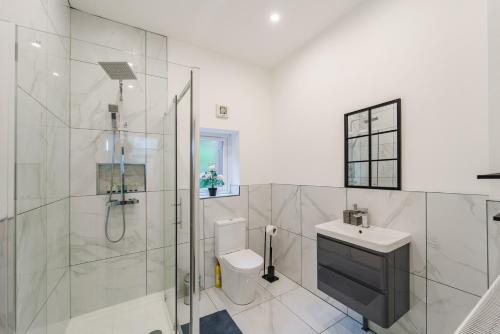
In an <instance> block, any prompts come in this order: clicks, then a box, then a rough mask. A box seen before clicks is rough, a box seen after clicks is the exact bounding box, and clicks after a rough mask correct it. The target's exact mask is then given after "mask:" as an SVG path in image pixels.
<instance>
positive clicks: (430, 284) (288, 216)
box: [259, 184, 500, 334]
mask: <svg viewBox="0 0 500 334" xmlns="http://www.w3.org/2000/svg"><path fill="white" fill-rule="evenodd" d="M486 199H487V197H486V196H481V195H467V194H445V193H425V192H406V191H385V190H359V189H345V188H332V187H316V186H298V185H281V184H273V185H272V222H273V224H275V225H277V226H278V227H279V229H280V230H279V235H278V237H277V242H276V259H275V261H276V265H277V269H278V270H279V271H280V272H282V273H283V274H285V275H287V276H288V277H289V278H291V279H293V280H294V281H296V282H297V283H299V284H301V285H302V286H304V287H305V288H307V289H308V290H310V291H312V292H313V293H315V294H317V295H318V296H320V297H321V298H323V299H325V300H327V301H328V302H330V303H332V304H333V305H334V306H336V307H338V308H340V309H341V310H342V311H344V312H346V313H348V314H349V315H351V316H352V317H354V318H356V319H358V320H361V318H360V316H359V315H358V314H356V313H355V312H352V311H351V310H348V309H347V308H346V307H345V306H343V305H340V304H339V303H338V302H336V301H333V300H331V299H330V298H328V297H327V296H325V295H324V294H323V293H321V292H320V291H318V290H317V289H316V235H315V232H314V225H316V224H319V223H322V222H327V221H330V220H333V219H338V218H341V217H342V211H343V210H344V209H345V208H350V207H352V205H353V204H355V203H356V204H358V206H359V207H364V208H368V209H369V220H370V223H371V224H372V225H376V226H383V227H387V228H393V229H396V230H400V231H404V232H408V233H410V234H411V235H412V242H411V246H410V247H411V259H410V268H411V274H410V275H411V280H410V285H411V309H410V312H409V313H408V314H406V315H405V316H404V317H403V318H402V319H400V320H399V321H398V322H397V323H396V324H395V325H393V326H392V327H391V328H390V329H389V330H384V329H382V328H379V327H377V326H376V325H374V324H371V328H373V329H374V330H375V331H376V332H377V333H395V334H396V333H397V334H401V333H419V334H422V333H429V334H446V333H453V331H454V330H455V328H456V327H457V326H458V325H459V324H460V322H461V321H462V320H463V319H464V318H465V316H466V315H467V313H468V312H469V311H470V310H471V309H472V307H473V306H474V305H475V303H476V302H477V301H478V300H479V298H480V296H481V295H482V294H483V293H484V292H485V291H486V289H487V287H488V272H489V276H490V282H491V280H492V279H494V278H495V277H496V276H497V275H498V274H499V273H500V272H499V268H500V266H499V263H500V262H499V259H498V257H497V256H496V255H495V254H496V253H497V245H498V244H499V243H500V237H499V236H498V234H497V233H496V232H497V231H498V230H499V229H498V228H497V225H496V224H495V223H493V221H492V220H491V218H489V220H488V221H489V223H487V212H486V206H487V200H486ZM489 207H490V210H489V211H490V212H489V213H488V217H491V216H492V215H494V214H496V213H498V212H499V210H500V204H499V203H493V202H489ZM488 224H489V237H488V234H487V233H488V232H487V231H488V228H487V225H488ZM259 238H260V237H259ZM487 238H489V243H487ZM488 244H489V248H490V257H489V263H488V255H487V254H488ZM488 267H489V269H488Z"/></svg>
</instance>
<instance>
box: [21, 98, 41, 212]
mask: <svg viewBox="0 0 500 334" xmlns="http://www.w3.org/2000/svg"><path fill="white" fill-rule="evenodd" d="M16 132H17V138H16V139H17V152H16V199H17V201H16V206H17V213H22V212H25V211H27V210H30V209H33V208H36V207H39V206H41V205H43V204H45V203H46V182H45V181H46V162H45V152H46V145H45V142H46V112H45V111H44V110H43V108H42V107H41V106H40V104H38V102H36V101H35V100H34V99H33V98H31V97H30V96H29V95H27V94H26V93H24V91H23V90H21V89H18V90H17V131H16Z"/></svg>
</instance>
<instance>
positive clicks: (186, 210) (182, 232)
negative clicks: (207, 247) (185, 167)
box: [174, 189, 205, 244]
mask: <svg viewBox="0 0 500 334" xmlns="http://www.w3.org/2000/svg"><path fill="white" fill-rule="evenodd" d="M190 197H191V192H190V190H186V189H180V190H178V192H177V201H178V203H179V205H178V206H177V218H176V219H177V225H176V226H177V244H183V243H187V242H189V240H190V235H191V211H190V200H191V199H190ZM174 201H175V200H174ZM198 210H199V212H198V223H199V236H200V239H203V235H204V232H203V230H204V224H203V221H204V218H203V213H204V210H205V208H204V201H203V200H200V201H199V202H198Z"/></svg>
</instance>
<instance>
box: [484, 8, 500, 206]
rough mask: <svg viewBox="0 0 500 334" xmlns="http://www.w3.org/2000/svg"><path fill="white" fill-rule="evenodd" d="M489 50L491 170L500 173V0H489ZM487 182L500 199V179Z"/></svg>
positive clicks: (492, 194) (497, 198)
mask: <svg viewBox="0 0 500 334" xmlns="http://www.w3.org/2000/svg"><path fill="white" fill-rule="evenodd" d="M488 51H489V59H488V63H489V64H488V65H489V68H488V75H489V122H488V123H489V142H490V170H489V172H496V173H498V172H500V2H499V1H497V0H488ZM485 182H486V181H485ZM487 182H488V183H489V184H490V187H491V189H490V197H491V199H495V200H500V181H499V180H494V181H487Z"/></svg>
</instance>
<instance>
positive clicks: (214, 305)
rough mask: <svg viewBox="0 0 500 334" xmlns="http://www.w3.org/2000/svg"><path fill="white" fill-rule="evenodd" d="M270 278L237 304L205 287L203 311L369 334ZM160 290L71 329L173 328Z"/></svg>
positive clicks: (279, 333)
mask: <svg viewBox="0 0 500 334" xmlns="http://www.w3.org/2000/svg"><path fill="white" fill-rule="evenodd" d="M278 276H279V277H280V280H279V281H277V282H274V283H272V284H269V283H268V282H267V281H265V280H262V279H261V280H259V285H258V289H257V297H256V299H255V301H254V302H253V303H251V304H249V305H244V306H242V305H236V304H234V303H233V302H231V300H230V299H229V298H228V297H227V296H226V295H225V294H224V292H223V291H222V290H221V289H217V288H210V289H208V290H205V291H202V293H201V299H200V315H201V316H205V315H208V314H212V313H214V312H216V311H221V310H227V311H228V312H229V314H230V315H231V316H232V317H233V319H234V321H235V322H236V324H237V325H238V327H239V328H240V329H241V331H242V332H243V333H244V334H317V333H321V334H365V333H366V332H364V331H363V330H362V329H361V325H360V324H359V323H358V322H356V321H354V320H353V319H352V318H350V317H348V316H346V315H345V314H344V313H342V312H340V311H339V310H338V309H336V308H335V307H333V306H332V305H330V304H328V303H327V302H325V301H324V300H322V299H321V298H318V297H316V296H315V295H313V294H312V293H311V292H309V291H307V290H306V289H304V288H302V287H300V286H299V285H297V284H296V283H294V282H293V281H291V280H290V279H288V278H287V277H285V276H283V275H281V274H278ZM177 307H178V313H179V314H178V317H179V323H180V324H184V323H187V322H188V321H189V320H188V319H189V307H188V306H187V305H185V304H184V302H183V299H182V298H181V299H179V300H178V301H177ZM169 323H170V320H169V319H168V312H167V311H166V308H165V304H164V302H163V299H162V296H161V295H160V294H155V295H150V296H146V297H143V298H139V299H136V300H132V301H130V302H126V303H122V304H119V305H116V306H113V307H109V308H106V309H102V310H99V311H96V312H92V313H88V314H85V315H82V316H79V317H75V318H73V319H71V322H70V325H69V327H68V329H67V331H66V334H118V333H120V334H138V333H140V334H147V333H149V332H151V331H153V330H155V329H161V330H162V331H163V333H164V334H171V333H172V331H171V329H170V328H169V325H168V324H169Z"/></svg>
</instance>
